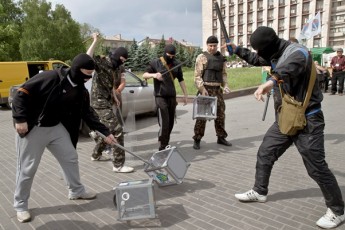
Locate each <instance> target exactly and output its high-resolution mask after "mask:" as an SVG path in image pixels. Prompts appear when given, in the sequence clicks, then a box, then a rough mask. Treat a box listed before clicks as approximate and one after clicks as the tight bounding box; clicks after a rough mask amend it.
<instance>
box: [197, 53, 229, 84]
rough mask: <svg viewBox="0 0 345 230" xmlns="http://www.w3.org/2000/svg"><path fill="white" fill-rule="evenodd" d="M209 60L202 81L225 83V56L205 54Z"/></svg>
mask: <svg viewBox="0 0 345 230" xmlns="http://www.w3.org/2000/svg"><path fill="white" fill-rule="evenodd" d="M203 54H204V55H205V56H206V58H207V65H206V68H205V69H204V72H203V75H202V79H203V80H204V82H219V83H223V65H224V56H223V55H222V54H221V53H219V52H217V53H216V54H215V55H212V54H209V53H208V52H204V53H203Z"/></svg>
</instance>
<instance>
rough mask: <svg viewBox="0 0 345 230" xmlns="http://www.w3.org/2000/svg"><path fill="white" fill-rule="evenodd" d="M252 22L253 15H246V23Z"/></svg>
mask: <svg viewBox="0 0 345 230" xmlns="http://www.w3.org/2000/svg"><path fill="white" fill-rule="evenodd" d="M252 22H253V13H249V14H248V23H252Z"/></svg>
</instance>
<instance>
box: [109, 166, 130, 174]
mask: <svg viewBox="0 0 345 230" xmlns="http://www.w3.org/2000/svg"><path fill="white" fill-rule="evenodd" d="M113 171H114V172H118V173H130V172H134V168H132V167H129V166H125V165H124V166H121V167H113Z"/></svg>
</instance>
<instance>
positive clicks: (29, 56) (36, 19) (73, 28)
mask: <svg viewBox="0 0 345 230" xmlns="http://www.w3.org/2000/svg"><path fill="white" fill-rule="evenodd" d="M21 6H22V9H23V11H24V13H25V15H26V16H25V18H24V21H23V35H22V39H21V41H20V53H21V54H22V57H23V59H25V60H48V59H50V58H54V59H60V60H68V59H71V58H73V57H74V56H75V55H77V54H78V53H80V52H85V47H84V45H83V43H82V38H81V35H80V28H79V24H78V23H77V22H75V21H74V20H73V19H72V18H71V14H70V13H69V12H68V11H67V10H66V9H65V7H64V6H63V5H59V4H57V5H56V8H55V11H54V10H52V9H51V3H47V2H46V1H45V0H23V1H22V3H21Z"/></svg>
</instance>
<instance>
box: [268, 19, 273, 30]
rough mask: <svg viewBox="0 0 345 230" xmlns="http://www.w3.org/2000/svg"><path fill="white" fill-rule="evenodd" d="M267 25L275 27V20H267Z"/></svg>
mask: <svg viewBox="0 0 345 230" xmlns="http://www.w3.org/2000/svg"><path fill="white" fill-rule="evenodd" d="M267 26H268V27H271V28H272V27H273V20H271V21H268V22H267Z"/></svg>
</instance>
